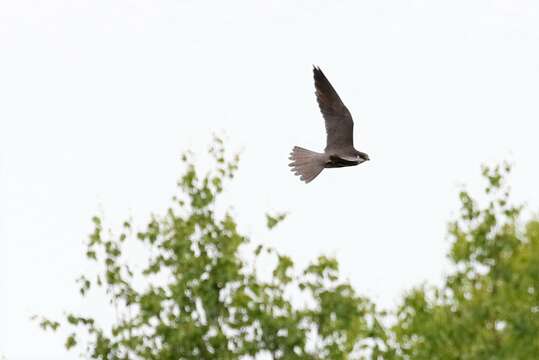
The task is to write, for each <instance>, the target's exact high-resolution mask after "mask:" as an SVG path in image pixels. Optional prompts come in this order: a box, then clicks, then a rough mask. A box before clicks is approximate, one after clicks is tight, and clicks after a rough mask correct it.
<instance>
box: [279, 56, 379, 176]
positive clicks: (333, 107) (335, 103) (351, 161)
mask: <svg viewBox="0 0 539 360" xmlns="http://www.w3.org/2000/svg"><path fill="white" fill-rule="evenodd" d="M313 74H314V86H315V88H316V91H315V94H316V100H317V101H318V105H319V107H320V111H321V112H322V116H323V117H324V120H325V123H326V133H327V137H326V148H325V150H324V153H317V152H314V151H311V150H307V149H304V148H301V147H298V146H295V147H294V148H293V149H292V153H291V154H290V160H292V162H291V163H290V164H289V166H291V167H292V171H293V172H294V174H296V175H298V176H300V179H301V180H303V181H305V182H306V183H309V182H311V181H312V180H313V179H314V178H315V177H316V176H318V174H320V173H321V172H322V170H323V169H324V168H335V167H345V166H354V165H358V164H361V163H362V162H364V161H367V160H369V156H368V155H367V154H366V153H363V152H361V151H357V150H356V149H355V148H354V121H353V119H352V115H351V114H350V111H348V109H347V108H346V106H345V105H344V104H343V102H342V101H341V98H340V97H339V95H338V94H337V91H335V89H334V88H333V86H332V85H331V83H330V82H329V80H328V79H327V78H326V76H325V75H324V73H323V72H322V70H320V68H318V67H316V66H315V67H314V68H313Z"/></svg>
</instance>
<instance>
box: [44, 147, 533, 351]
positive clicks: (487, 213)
mask: <svg viewBox="0 0 539 360" xmlns="http://www.w3.org/2000/svg"><path fill="white" fill-rule="evenodd" d="M210 153H211V154H212V155H213V159H214V160H215V162H214V168H213V170H211V171H210V172H209V173H207V174H205V175H201V174H200V173H199V172H198V171H197V169H196V168H195V166H194V163H193V160H192V157H191V156H190V155H186V156H184V157H183V162H184V164H185V169H186V170H185V173H184V174H183V176H182V177H181V179H180V181H179V182H178V187H179V192H178V195H177V196H176V197H174V199H173V206H171V207H170V208H169V209H168V210H167V211H166V212H165V213H164V214H163V215H160V216H152V217H151V219H150V220H149V221H148V223H147V224H146V225H145V226H144V227H143V230H142V231H139V232H135V231H134V230H133V226H132V224H131V223H130V222H129V221H127V222H125V223H124V225H123V229H122V231H121V232H120V234H119V235H118V236H112V235H105V234H106V232H105V231H104V230H103V225H102V220H101V219H100V218H98V217H95V218H94V219H93V223H94V230H93V232H92V234H91V236H90V239H89V242H88V246H87V249H86V256H87V258H88V259H89V260H90V261H92V262H94V263H95V264H96V266H97V271H98V273H97V276H95V275H89V274H85V275H83V276H81V277H80V278H79V284H80V288H79V291H80V294H81V295H82V296H86V295H87V294H88V292H90V291H95V290H99V289H101V290H105V292H104V293H105V294H106V296H108V300H109V301H110V303H111V304H113V305H114V306H113V308H114V309H115V311H116V317H115V319H116V320H115V321H113V322H112V325H108V326H107V325H103V324H99V323H98V321H97V320H96V318H95V317H92V315H91V314H73V313H70V314H67V316H66V318H65V319H64V320H63V321H60V322H57V321H52V320H48V319H45V318H42V319H41V322H40V324H41V326H42V327H43V328H44V329H46V330H53V331H54V330H56V329H58V328H59V327H62V328H70V329H71V330H70V331H71V334H70V335H68V336H67V338H66V339H65V346H66V347H67V348H68V349H71V348H79V349H80V351H82V352H83V353H84V354H85V355H86V356H89V357H92V358H97V359H174V360H176V359H255V358H268V357H269V358H271V359H535V358H537V357H538V354H539V221H537V220H534V219H532V220H528V221H523V219H522V215H521V212H522V207H521V206H515V205H512V203H511V201H510V193H509V187H508V185H507V182H506V180H507V175H508V173H509V172H510V167H509V166H507V165H504V166H497V167H494V168H486V167H485V168H484V169H483V176H484V177H485V179H486V181H487V186H486V188H485V196H484V197H485V198H486V200H484V201H478V200H476V199H474V198H473V197H472V196H471V195H470V194H469V193H468V192H466V191H462V192H461V193H460V201H461V212H460V215H459V216H458V219H457V220H455V221H453V222H451V223H450V225H449V235H450V239H451V247H450V253H449V259H450V261H451V263H452V267H451V271H450V273H449V275H448V276H447V277H446V278H445V281H444V284H443V285H442V286H439V287H434V286H426V285H424V286H420V287H417V288H415V289H412V290H411V291H409V292H407V293H406V294H405V296H404V297H403V300H402V303H401V304H400V306H398V308H397V309H396V310H395V311H394V312H393V313H389V314H385V313H384V312H380V311H378V310H377V309H376V307H375V305H374V304H373V303H372V302H370V301H369V300H368V299H366V298H364V297H361V296H358V295H357V294H356V292H355V291H354V289H353V288H352V287H351V286H350V284H348V283H347V282H345V281H342V280H341V279H340V277H339V273H338V263H337V261H336V260H335V259H331V258H327V257H323V256H322V257H320V258H318V259H317V260H316V261H314V262H312V263H311V264H310V265H309V266H308V267H307V268H306V269H303V270H297V269H295V267H294V263H293V261H292V259H291V258H289V257H288V256H286V255H284V254H280V253H278V252H277V251H276V250H275V249H273V248H269V247H266V246H263V245H259V246H256V247H255V246H254V244H251V243H249V240H248V239H247V238H246V237H245V236H244V235H242V234H241V233H239V232H238V230H237V227H236V222H235V221H234V219H233V218H232V216H231V215H230V214H226V213H225V214H224V215H223V216H218V215H217V212H216V209H217V206H216V200H217V199H218V198H219V194H221V192H222V191H223V185H224V183H225V180H226V179H229V178H232V177H233V175H234V172H235V171H236V169H237V165H238V159H237V157H236V158H232V159H228V158H227V157H226V156H225V152H224V150H223V144H222V142H221V141H220V140H218V139H217V140H216V142H215V144H214V146H213V148H212V149H211V150H210ZM284 218H285V214H276V215H272V216H270V215H266V222H267V227H268V229H271V228H274V227H275V226H277V225H278V224H279V222H281V221H282V220H283V219H284ZM133 244H136V245H138V246H141V247H142V248H143V249H144V251H145V254H147V256H146V258H147V263H145V264H144V265H141V264H140V263H139V264H133V263H132V262H133V259H131V262H130V261H129V260H130V259H129V257H128V256H126V250H127V249H129V248H130V246H132V245H133ZM240 253H241V254H243V256H240ZM380 255H381V256H383V254H380ZM261 258H264V261H262V262H263V263H264V264H268V259H273V262H272V263H273V264H274V266H273V269H271V270H272V271H270V272H269V276H266V277H267V278H268V279H266V280H265V278H264V276H262V275H261V274H260V273H259V272H260V270H261V269H260V265H257V264H260V263H261ZM263 270H266V269H263ZM292 299H294V301H292ZM264 355H265V356H264Z"/></svg>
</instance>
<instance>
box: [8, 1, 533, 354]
mask: <svg viewBox="0 0 539 360" xmlns="http://www.w3.org/2000/svg"><path fill="white" fill-rule="evenodd" d="M538 10H539V3H538V2H537V1H532V0H529V1H524V0H489V1H487V0H483V1H480V0H476V1H469V0H462V1H461V0H454V1H420V0H416V1H402V0H395V1H389V0H383V1H380V0H378V1H356V0H354V1H320V0H304V1H290V0H287V1H284V0H283V1H252V0H250V1H231V0H228V1H212V2H209V1H185V0H159V1H157V0H156V1H149V0H146V1H142V0H130V1H128V0H114V1H110V0H106V1H105V0H79V1H67V0H65V1H59V0H31V1H30V0H13V1H2V2H0V246H1V247H0V296H1V300H0V304H1V305H0V355H2V354H3V355H5V356H6V357H7V358H8V359H10V360H13V359H76V358H78V356H77V354H76V353H67V352H66V351H65V350H64V349H63V339H61V338H59V337H57V336H53V335H49V334H44V333H42V332H41V331H40V330H39V329H37V327H36V325H35V324H32V323H31V322H30V321H29V317H30V316H31V315H32V314H36V313H37V314H44V315H50V316H60V315H61V314H62V311H63V310H81V311H89V312H100V311H103V309H102V308H100V307H95V306H96V304H93V303H92V304H90V305H89V304H85V303H83V302H81V301H80V300H79V299H78V295H77V292H76V287H75V285H74V279H75V277H76V276H77V275H78V274H79V273H80V272H82V271H84V269H87V265H86V263H85V261H84V259H83V247H82V244H83V243H84V241H85V240H86V238H87V234H88V233H89V232H90V230H91V223H90V218H91V216H92V215H94V214H96V213H100V212H101V213H103V214H104V215H105V218H106V219H107V220H108V222H109V223H111V224H114V223H117V222H119V221H121V220H123V219H124V218H126V217H128V216H133V217H134V218H135V221H136V222H138V223H139V224H142V222H143V221H144V220H145V219H146V216H147V215H148V214H149V213H150V212H157V213H158V212H159V211H161V210H163V209H165V208H166V206H168V205H169V204H170V198H171V196H172V195H173V194H174V191H175V181H176V179H177V177H178V175H179V174H180V164H179V161H178V159H179V155H180V153H181V152H182V151H184V150H186V149H192V150H194V151H195V152H198V153H201V152H203V151H204V150H205V148H206V146H207V145H208V143H209V141H210V139H211V133H212V132H213V131H217V132H221V133H223V132H224V133H225V134H226V136H227V138H228V141H227V144H228V145H229V147H230V149H231V150H242V152H243V157H242V162H241V167H240V171H239V173H238V176H237V179H236V180H234V182H233V183H232V184H231V185H230V186H229V187H228V190H227V192H226V194H225V199H224V201H223V206H231V207H232V212H233V214H234V215H235V216H236V218H237V219H238V221H239V223H240V225H241V229H242V231H244V232H245V233H246V234H248V235H249V236H251V237H252V238H253V241H266V242H268V243H271V244H272V245H274V246H276V247H277V248H278V249H280V250H281V251H283V252H285V253H288V254H289V255H291V256H292V258H293V259H295V260H296V261H297V263H298V265H300V266H303V265H305V264H307V263H308V261H310V260H312V259H314V258H315V257H316V256H318V255H320V254H329V255H335V256H337V258H338V259H339V261H340V262H341V265H342V272H343V274H344V276H345V277H346V278H348V279H349V280H350V281H351V282H352V283H353V285H354V286H355V287H356V288H357V290H358V291H359V292H360V293H361V294H364V295H367V296H369V297H371V298H372V299H373V300H375V301H377V302H378V303H379V304H381V306H384V307H391V306H393V305H394V304H395V303H396V302H397V301H398V299H399V297H400V296H401V294H402V293H403V291H404V290H405V289H408V288H410V287H411V286H413V285H416V284H420V283H422V282H424V281H427V282H429V283H437V282H439V281H440V279H441V278H442V276H443V274H444V273H446V272H447V270H448V269H449V267H448V263H447V261H446V258H445V254H446V251H447V248H448V239H447V237H446V224H447V222H448V221H449V220H450V219H452V218H453V217H454V216H456V214H457V211H458V202H457V193H458V191H459V189H460V187H459V184H463V183H465V184H468V185H469V188H470V189H472V190H474V191H477V190H478V189H480V186H481V182H480V176H479V173H480V165H481V164H482V163H484V162H488V163H494V162H496V161H501V160H504V159H508V160H511V161H513V162H514V163H515V164H516V167H515V171H514V175H513V176H512V179H511V183H512V185H513V188H514V191H515V197H516V198H517V199H518V200H525V201H527V202H528V203H529V205H530V208H531V209H532V210H537V209H538V206H539V191H538V187H537V184H538V183H539V172H538V171H537V163H538V160H537V154H539V144H538V126H537V123H538V121H539V101H538V99H539V46H538V41H539V16H538V14H539V13H538ZM312 64H316V65H319V66H320V67H321V68H322V69H323V70H324V72H325V73H326V75H327V77H328V78H329V80H330V81H331V82H332V83H333V85H334V87H335V88H336V89H337V91H338V92H339V94H340V96H341V98H342V99H343V101H344V102H345V104H346V105H347V106H348V108H349V109H350V111H351V112H352V114H353V116H354V118H355V121H356V127H355V142H356V145H357V147H358V148H359V150H361V151H364V152H367V153H368V154H369V155H370V157H371V160H372V161H370V162H368V163H365V164H362V165H361V166H358V167H352V168H347V169H338V170H328V171H324V172H323V173H322V174H321V175H320V177H319V178H317V179H316V180H315V181H313V182H312V183H311V184H309V185H305V184H303V183H301V182H300V181H299V180H298V178H296V177H294V176H292V174H291V173H290V171H289V168H288V167H287V163H288V160H287V157H288V153H289V151H290V149H291V148H292V147H293V146H294V145H301V146H304V147H307V148H310V149H313V150H322V149H323V148H324V146H325V134H324V125H323V120H322V117H321V115H320V114H319V111H318V107H317V104H316V101H315V97H314V87H313V81H312ZM278 210H282V211H288V212H290V216H289V218H288V219H287V221H286V222H285V223H283V224H282V225H281V226H280V227H278V228H277V229H276V230H275V231H274V232H272V233H271V234H269V235H268V233H267V232H265V231H262V229H263V225H264V213H265V212H266V211H278Z"/></svg>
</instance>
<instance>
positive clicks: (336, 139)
mask: <svg viewBox="0 0 539 360" xmlns="http://www.w3.org/2000/svg"><path fill="white" fill-rule="evenodd" d="M313 73H314V86H315V88H316V100H317V101H318V105H319V106H320V111H321V112H322V115H323V116H324V120H325V121H326V133H327V141H326V152H328V151H337V152H338V151H339V150H345V149H348V148H353V146H354V134H353V133H354V121H353V120H352V115H350V111H348V109H347V108H346V106H344V104H343V102H342V101H341V99H340V98H339V95H338V94H337V92H336V91H335V89H334V88H333V86H331V84H330V83H329V81H328V79H327V78H326V76H325V75H324V73H323V72H322V70H320V68H318V67H316V66H315V67H314V68H313Z"/></svg>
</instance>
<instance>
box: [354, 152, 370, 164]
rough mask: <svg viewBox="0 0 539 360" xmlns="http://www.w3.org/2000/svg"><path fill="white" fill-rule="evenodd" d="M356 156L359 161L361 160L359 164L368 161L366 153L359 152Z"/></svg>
mask: <svg viewBox="0 0 539 360" xmlns="http://www.w3.org/2000/svg"><path fill="white" fill-rule="evenodd" d="M357 156H358V158H359V160H361V162H363V161H368V160H370V158H369V155H368V154H367V153H364V152H361V151H358V152H357Z"/></svg>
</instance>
